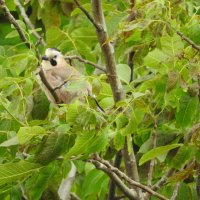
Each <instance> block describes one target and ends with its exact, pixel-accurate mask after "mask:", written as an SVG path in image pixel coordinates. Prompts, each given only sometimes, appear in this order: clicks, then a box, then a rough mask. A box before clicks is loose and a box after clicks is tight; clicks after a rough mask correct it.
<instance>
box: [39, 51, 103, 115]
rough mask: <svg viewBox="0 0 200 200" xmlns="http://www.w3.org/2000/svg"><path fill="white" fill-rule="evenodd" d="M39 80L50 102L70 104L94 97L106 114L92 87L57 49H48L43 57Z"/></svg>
mask: <svg viewBox="0 0 200 200" xmlns="http://www.w3.org/2000/svg"><path fill="white" fill-rule="evenodd" d="M37 79H38V82H39V84H40V85H41V88H42V89H43V91H44V92H45V94H46V96H47V98H48V99H49V101H50V102H53V103H56V104H62V103H64V104H70V103H72V102H73V101H74V100H76V99H79V100H83V99H84V97H87V96H88V97H92V99H94V101H95V103H96V105H97V107H98V108H99V109H100V110H101V111H103V112H104V110H103V108H101V106H100V105H99V103H98V101H97V100H96V98H95V96H94V95H93V94H92V86H91V84H90V83H89V82H88V81H87V80H86V79H85V77H84V76H83V75H82V74H81V73H80V72H79V71H78V70H77V69H76V68H74V67H73V66H71V65H69V64H68V63H67V62H66V60H65V57H64V55H63V54H62V53H61V52H60V51H59V50H58V49H56V48H47V49H46V50H45V55H44V56H42V62H41V66H40V67H39V69H38V70H37Z"/></svg>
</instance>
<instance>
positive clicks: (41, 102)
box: [31, 92, 49, 120]
mask: <svg viewBox="0 0 200 200" xmlns="http://www.w3.org/2000/svg"><path fill="white" fill-rule="evenodd" d="M33 101H34V105H33V109H32V113H31V114H32V117H33V119H39V120H42V119H45V118H46V117H47V115H48V112H49V101H48V99H47V97H46V95H45V94H44V93H42V92H38V93H36V94H35V95H34V99H33Z"/></svg>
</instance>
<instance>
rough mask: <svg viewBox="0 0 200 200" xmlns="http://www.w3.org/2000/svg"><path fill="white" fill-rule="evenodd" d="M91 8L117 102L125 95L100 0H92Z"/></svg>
mask: <svg viewBox="0 0 200 200" xmlns="http://www.w3.org/2000/svg"><path fill="white" fill-rule="evenodd" d="M92 10H93V16H94V20H95V22H96V24H98V25H99V26H101V27H102V28H101V29H100V30H99V29H97V28H96V32H97V36H98V39H99V43H100V46H101V50H102V52H103V55H104V58H105V63H106V71H107V75H108V79H109V83H110V85H111V88H112V92H113V96H114V100H115V102H118V101H120V100H122V99H124V97H125V95H124V92H123V89H122V84H121V82H120V80H119V78H118V76H117V71H116V63H115V57H114V49H113V47H112V45H111V43H110V42H109V37H108V34H107V31H106V24H105V19H104V14H103V10H102V2H101V0H92Z"/></svg>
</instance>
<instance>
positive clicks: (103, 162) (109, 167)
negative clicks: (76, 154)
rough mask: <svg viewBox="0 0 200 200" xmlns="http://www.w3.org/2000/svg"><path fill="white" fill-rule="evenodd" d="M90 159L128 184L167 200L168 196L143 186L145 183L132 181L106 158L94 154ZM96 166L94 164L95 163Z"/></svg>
mask: <svg viewBox="0 0 200 200" xmlns="http://www.w3.org/2000/svg"><path fill="white" fill-rule="evenodd" d="M90 161H91V162H92V163H93V164H94V165H95V164H96V162H95V161H98V162H99V163H100V164H101V165H100V166H98V167H99V168H98V169H101V170H103V169H102V167H101V166H104V167H106V168H107V170H108V171H109V173H114V174H116V175H117V176H118V177H119V178H121V179H123V180H125V181H126V182H127V183H129V184H130V185H132V186H135V187H138V188H141V189H143V190H145V191H146V192H148V193H150V194H152V195H154V196H156V197H158V198H159V199H162V200H168V198H166V197H164V196H163V195H161V194H159V193H157V192H155V191H153V190H152V189H151V188H150V187H148V186H145V185H142V184H141V183H139V182H137V181H134V180H132V179H131V178H129V177H128V176H127V175H126V174H124V173H123V172H122V171H120V170H119V169H118V168H116V167H113V166H112V165H111V164H110V163H109V162H108V161H106V160H103V159H102V158H100V157H99V156H97V155H94V156H93V158H92V159H90ZM95 166H96V165H95Z"/></svg>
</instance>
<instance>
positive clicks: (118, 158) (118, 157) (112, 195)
mask: <svg viewBox="0 0 200 200" xmlns="http://www.w3.org/2000/svg"><path fill="white" fill-rule="evenodd" d="M121 153H122V152H121V151H118V152H117V155H116V157H115V161H114V167H116V168H119V167H120V164H121V160H122V155H121ZM115 189H116V186H115V183H114V182H113V181H112V180H110V185H109V193H108V200H113V199H115Z"/></svg>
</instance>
